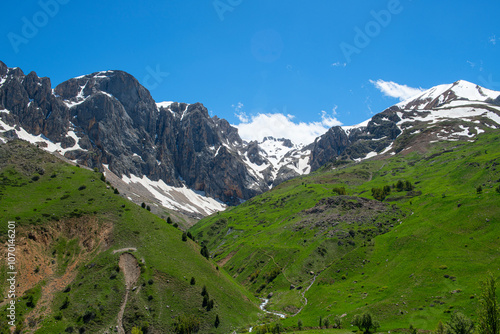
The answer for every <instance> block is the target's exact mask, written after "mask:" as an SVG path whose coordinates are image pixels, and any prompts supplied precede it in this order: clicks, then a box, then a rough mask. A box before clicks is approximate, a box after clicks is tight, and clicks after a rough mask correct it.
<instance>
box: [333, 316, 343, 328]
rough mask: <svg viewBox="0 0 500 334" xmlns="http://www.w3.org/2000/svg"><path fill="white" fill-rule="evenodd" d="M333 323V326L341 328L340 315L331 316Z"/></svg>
mask: <svg viewBox="0 0 500 334" xmlns="http://www.w3.org/2000/svg"><path fill="white" fill-rule="evenodd" d="M333 325H334V326H335V328H338V329H340V328H342V317H341V316H340V315H336V316H335V318H333Z"/></svg>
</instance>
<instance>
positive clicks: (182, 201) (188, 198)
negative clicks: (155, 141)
mask: <svg viewBox="0 0 500 334" xmlns="http://www.w3.org/2000/svg"><path fill="white" fill-rule="evenodd" d="M122 180H123V181H124V182H125V183H127V184H134V185H140V186H142V187H144V188H145V189H146V190H147V191H148V192H149V193H151V195H153V196H154V197H155V198H156V199H157V200H158V201H160V203H161V205H163V206H164V207H166V208H168V209H172V210H180V211H184V212H189V213H194V214H198V215H203V216H207V215H211V214H212V213H215V212H218V211H224V210H225V209H226V207H227V206H226V205H225V204H224V203H222V202H220V201H218V200H216V199H213V198H211V197H206V196H205V193H204V192H199V191H194V190H191V189H189V188H187V187H182V188H179V187H172V186H169V185H167V184H166V183H165V182H163V180H159V181H152V180H150V179H149V178H147V177H146V176H143V177H142V178H139V177H137V176H135V175H133V174H131V175H130V177H127V176H126V175H123V176H122Z"/></svg>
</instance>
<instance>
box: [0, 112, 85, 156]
mask: <svg viewBox="0 0 500 334" xmlns="http://www.w3.org/2000/svg"><path fill="white" fill-rule="evenodd" d="M4 111H6V110H4ZM4 111H3V112H4ZM0 127H2V128H3V130H0V132H6V131H10V130H14V131H15V132H16V134H17V137H19V139H22V140H25V141H27V142H29V143H31V144H35V145H36V144H39V143H44V144H46V147H43V149H44V150H46V151H49V152H52V153H60V154H62V155H64V153H66V152H68V151H74V150H82V151H87V150H85V149H83V148H81V147H80V145H79V144H78V140H79V138H78V136H77V135H76V133H75V132H74V131H73V130H70V131H68V133H67V136H68V137H71V138H73V139H74V140H75V142H76V144H75V145H73V146H72V147H67V148H62V146H61V143H53V142H52V141H50V139H48V138H47V137H45V136H44V135H38V136H35V135H32V134H30V133H28V132H27V131H26V130H24V129H23V128H19V130H17V129H16V128H15V127H13V126H10V125H8V124H7V123H5V122H4V121H2V119H0Z"/></svg>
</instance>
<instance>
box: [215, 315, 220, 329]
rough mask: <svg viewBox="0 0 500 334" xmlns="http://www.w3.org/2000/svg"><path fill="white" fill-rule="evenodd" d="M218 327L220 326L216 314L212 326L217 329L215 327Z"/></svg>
mask: <svg viewBox="0 0 500 334" xmlns="http://www.w3.org/2000/svg"><path fill="white" fill-rule="evenodd" d="M219 325H220V319H219V315H218V314H216V315H215V323H214V326H215V328H217V327H219Z"/></svg>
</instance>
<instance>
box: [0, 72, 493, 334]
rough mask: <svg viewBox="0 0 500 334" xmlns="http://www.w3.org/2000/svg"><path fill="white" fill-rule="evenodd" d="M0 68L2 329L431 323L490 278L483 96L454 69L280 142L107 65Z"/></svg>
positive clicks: (212, 329)
mask: <svg viewBox="0 0 500 334" xmlns="http://www.w3.org/2000/svg"><path fill="white" fill-rule="evenodd" d="M0 77H1V83H0V204H1V205H0V243H1V244H5V245H6V244H7V242H8V234H7V226H8V225H7V222H9V221H14V222H15V223H16V241H17V242H18V244H17V245H16V247H17V255H16V259H17V263H16V266H17V271H18V277H17V279H18V280H17V282H18V285H17V286H16V293H17V294H18V298H16V312H17V313H16V317H17V318H16V319H17V320H16V328H17V332H22V333H77V332H78V333H131V332H132V331H134V332H135V333H140V332H142V333H167V332H173V333H183V334H184V333H196V332H200V333H234V332H236V333H246V332H249V331H252V332H255V333H265V332H266V331H274V332H295V331H298V330H300V331H301V332H302V333H328V332H332V331H333V332H334V333H338V334H341V333H345V332H347V331H349V332H353V331H355V330H356V326H352V327H351V324H352V323H353V322H355V320H356V319H357V316H358V315H361V314H364V313H366V312H369V313H370V314H372V315H373V317H374V318H376V319H377V321H378V322H379V324H380V327H377V328H376V330H377V331H378V332H402V333H404V332H408V331H409V330H410V326H412V328H414V329H416V330H417V331H419V332H422V333H428V332H429V331H433V330H435V329H436V327H437V326H438V323H439V322H440V321H441V322H443V323H446V322H447V321H449V320H450V318H451V316H452V315H454V314H455V312H460V313H463V314H464V315H465V316H467V317H468V318H470V319H472V321H475V322H477V321H478V313H477V310H478V308H479V306H480V303H481V302H480V300H481V289H480V285H479V282H480V281H481V280H484V279H485V278H486V277H487V275H488V273H492V274H493V276H494V277H495V278H498V277H499V276H500V274H499V270H500V260H499V257H498V252H499V251H500V249H499V248H498V239H499V235H500V225H498V223H499V222H500V206H499V203H500V169H498V166H499V164H500V145H499V143H500V133H499V131H498V129H499V128H500V100H499V99H500V93H499V92H495V91H491V90H487V89H485V88H482V87H480V86H478V85H475V84H473V83H470V82H467V81H463V80H459V81H456V82H454V83H452V84H446V85H440V86H436V87H433V88H431V89H429V90H427V91H423V92H421V93H419V94H418V95H417V96H414V97H412V98H410V99H407V100H405V101H402V102H400V103H398V104H395V105H393V106H391V107H389V108H387V109H385V110H383V111H382V112H380V113H377V114H374V115H373V117H371V118H370V119H368V120H367V121H365V122H363V123H361V124H358V125H354V126H334V127H331V128H330V129H329V130H328V131H327V132H326V133H324V134H323V135H321V136H319V137H317V138H316V139H315V140H314V141H313V142H311V143H308V144H296V143H293V142H291V141H290V140H288V139H286V138H273V137H266V138H264V139H263V140H261V141H251V142H247V141H244V140H242V139H241V137H240V136H239V134H238V129H237V128H235V127H234V126H232V125H231V124H229V122H228V121H226V120H224V119H221V118H218V117H217V116H210V115H209V112H208V109H207V108H206V107H205V106H204V105H203V104H201V103H194V104H188V103H183V102H159V103H157V102H156V101H154V100H153V98H152V97H151V95H150V93H149V91H148V90H147V89H146V88H145V87H143V86H142V85H141V84H140V83H139V82H138V81H137V80H136V79H135V78H134V77H132V76H131V75H130V74H128V73H126V72H122V71H100V72H94V73H92V74H88V75H83V76H80V77H76V78H72V79H69V80H67V81H65V82H63V83H61V84H60V85H57V86H56V87H55V88H53V89H52V87H51V84H50V79H48V78H39V77H38V76H37V75H36V73H35V72H31V73H29V74H28V75H25V74H24V73H23V72H22V70H21V69H19V68H9V67H7V66H6V65H5V64H3V63H1V62H0ZM2 222H3V223H2ZM1 254H2V255H1V257H0V261H2V263H7V261H6V257H5V255H4V253H1ZM7 277H8V270H7V267H6V266H5V265H4V264H2V265H1V266H0V292H1V293H2V297H3V299H2V301H0V316H1V317H2V319H4V318H6V315H7V313H8V312H9V311H8V310H7V304H8V302H9V298H8V297H7V291H8V284H7V280H6V279H7ZM320 323H321V324H320ZM334 325H336V326H337V327H339V325H340V327H342V328H337V329H332V327H333V326H334ZM325 327H328V328H325ZM0 331H2V332H5V333H9V332H10V330H9V328H8V326H7V324H4V323H3V322H1V327H0Z"/></svg>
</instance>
